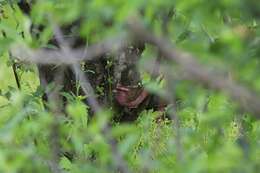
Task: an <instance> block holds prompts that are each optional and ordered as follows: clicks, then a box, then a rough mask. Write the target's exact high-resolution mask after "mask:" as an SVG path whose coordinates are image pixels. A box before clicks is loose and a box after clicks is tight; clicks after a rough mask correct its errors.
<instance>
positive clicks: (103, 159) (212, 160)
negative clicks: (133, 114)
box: [0, 0, 260, 173]
mask: <svg viewBox="0 0 260 173" xmlns="http://www.w3.org/2000/svg"><path fill="white" fill-rule="evenodd" d="M17 2H18V1H17ZM170 9H174V15H173V16H172V17H171V19H170V22H169V24H168V25H167V26H165V27H167V29H168V36H167V37H168V38H169V39H170V41H171V42H172V43H173V44H175V45H176V46H177V47H178V48H179V49H182V50H185V51H188V52H191V53H192V54H195V55H197V56H198V57H199V58H200V59H199V61H200V62H201V63H203V64H210V67H212V70H214V69H221V73H223V75H226V76H229V77H230V78H231V79H235V80H238V81H240V82H243V83H244V84H245V85H247V86H248V87H250V88H252V89H254V90H256V91H260V76H259V75H257V74H259V70H260V66H259V65H260V64H259V58H260V47H259V43H260V29H259V22H260V13H259V11H260V5H259V2H258V0H240V1H237V0H219V1H208V0H200V1H196V0H174V1H173V0H163V1H160V0H131V1H120V0H110V1H106V0H74V1H69V0H37V1H33V6H32V11H31V13H30V15H29V16H27V15H26V14H24V13H22V11H21V10H20V9H19V7H18V6H17V4H16V1H3V0H2V1H1V0H0V32H1V34H0V55H1V57H0V81H1V83H0V91H1V92H0V95H1V96H0V115H1V116H0V139H1V140H0V172H6V173H9V172H10V173H11V172H50V169H49V164H50V162H51V161H52V152H53V151H52V150H51V145H52V144H51V142H50V138H51V130H52V125H53V121H58V122H57V123H58V124H59V125H60V131H61V134H60V137H59V142H60V144H61V146H60V147H61V150H62V154H61V155H60V158H59V166H60V167H61V168H62V169H63V170H64V171H66V172H73V173H74V172H75V173H80V172H91V173H94V172H97V173H98V172H117V170H116V165H117V164H118V162H117V160H116V159H115V158H114V153H113V150H112V149H111V145H110V144H109V141H108V140H107V138H106V136H105V135H104V133H102V130H103V127H104V126H105V124H106V123H107V122H110V123H112V125H111V131H110V132H109V135H110V136H112V137H113V138H115V139H116V140H117V141H118V146H117V147H118V148H117V149H118V152H119V154H120V155H122V156H123V158H124V159H125V161H126V163H127V165H128V166H129V168H130V170H131V172H169V171H170V172H194V173H195V172H248V173H249V172H250V173H251V172H257V170H259V169H260V122H259V120H256V119H253V118H251V116H250V114H247V113H245V112H241V111H239V109H238V106H237V105H236V104H235V103H234V102H233V101H232V100H230V99H228V97H227V96H226V95H224V94H223V93H219V92H215V91H211V90H209V89H205V88H202V87H201V86H200V85H194V83H192V82H187V81H175V82H176V84H175V85H176V88H175V90H173V89H172V92H174V93H175V95H176V97H177V98H178V100H180V101H179V102H178V103H177V110H176V114H177V115H178V117H179V119H180V128H179V132H178V131H177V130H176V124H175V121H173V120H169V119H167V118H166V119H163V120H161V121H158V116H159V114H160V113H159V112H157V111H154V110H144V111H143V112H142V113H141V114H140V116H139V118H138V120H137V121H136V122H133V123H115V122H113V121H112V117H113V116H114V112H113V110H110V109H108V110H105V111H104V112H102V113H101V114H100V116H94V117H90V108H89V107H88V106H86V105H85V104H84V103H83V102H82V101H81V100H82V96H80V95H79V96H75V95H73V96H71V97H70V98H71V99H70V101H69V102H68V104H67V105H66V108H65V112H66V116H60V117H58V119H55V118H54V115H53V113H52V112H50V111H48V110H46V109H44V106H43V103H42V100H41V96H42V95H43V92H42V90H41V88H40V87H39V79H38V72H37V69H36V67H35V66H33V65H29V64H23V63H21V62H18V64H19V63H21V65H20V66H18V67H16V70H17V72H18V75H19V80H20V82H21V89H20V90H19V89H18V88H17V84H16V82H15V78H14V72H13V69H12V62H10V57H9V54H8V50H9V48H10V46H11V45H12V44H14V43H18V42H22V43H24V44H28V45H30V46H31V47H47V46H48V45H47V44H48V41H49V40H50V39H51V38H52V37H53V32H52V28H51V25H49V21H48V20H47V18H48V17H51V18H52V19H53V20H54V21H55V22H56V23H58V24H59V25H61V26H66V25H70V24H71V23H74V22H75V21H77V20H80V26H79V27H78V28H75V31H74V34H75V35H76V36H77V35H78V34H79V35H80V36H81V37H83V38H85V39H86V40H88V42H89V44H92V43H96V42H98V41H99V40H103V39H104V38H107V37H111V36H114V35H117V34H118V33H123V32H125V31H126V28H125V22H126V21H127V20H128V19H129V18H130V17H133V16H138V17H140V18H141V19H142V22H143V23H144V24H145V25H146V26H147V27H149V28H150V29H151V30H153V31H155V33H156V34H158V35H164V34H165V33H164V31H165V28H163V27H162V26H164V25H163V15H164V13H165V11H167V10H170ZM32 25H36V26H38V25H43V26H45V27H44V29H43V30H42V31H36V32H34V33H37V32H38V34H37V35H36V34H35V35H34V34H32V32H31V26H32ZM75 35H74V36H75ZM152 57H154V52H153V50H148V49H147V50H145V52H144V53H143V56H142V59H141V60H140V64H139V65H140V66H141V67H142V66H143V65H144V64H145V63H146V62H147V61H150V60H151V59H152ZM172 67H173V68H176V69H177V67H176V66H175V65H174V64H172ZM143 76H144V79H143V80H144V81H145V82H146V83H147V86H148V89H150V90H151V92H155V93H159V94H160V92H161V91H164V90H165V88H164V87H165V86H164V85H162V86H158V85H156V84H154V83H155V82H154V81H152V80H151V79H150V76H149V75H147V74H145V73H143ZM65 94H66V95H67V96H68V97H69V96H70V93H65ZM178 133H180V134H178ZM178 135H179V136H180V138H178V137H177V136H178ZM177 140H180V143H181V147H180V146H179V145H177V142H178V141H177ZM68 153H69V154H71V155H73V156H72V158H70V157H69V156H68V157H67V156H66V155H67V154H68ZM180 154H181V157H182V159H180Z"/></svg>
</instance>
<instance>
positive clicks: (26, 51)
mask: <svg viewBox="0 0 260 173" xmlns="http://www.w3.org/2000/svg"><path fill="white" fill-rule="evenodd" d="M127 40H129V39H128V38H127V36H126V35H122V36H119V37H116V38H111V39H108V40H104V41H102V42H100V43H97V44H94V45H92V46H89V47H88V48H85V47H82V48H77V49H73V50H70V54H71V56H69V55H68V54H67V53H64V51H62V50H54V49H43V48H42V49H38V50H33V49H30V48H28V47H26V46H25V45H13V46H12V47H11V49H10V51H11V53H12V55H13V56H14V57H16V58H18V59H19V60H22V61H27V62H32V63H37V64H74V63H79V62H81V61H89V60H92V59H94V58H99V57H101V56H102V55H105V54H108V53H113V52H118V51H120V50H122V49H124V48H125V47H126V46H127V42H126V41H127Z"/></svg>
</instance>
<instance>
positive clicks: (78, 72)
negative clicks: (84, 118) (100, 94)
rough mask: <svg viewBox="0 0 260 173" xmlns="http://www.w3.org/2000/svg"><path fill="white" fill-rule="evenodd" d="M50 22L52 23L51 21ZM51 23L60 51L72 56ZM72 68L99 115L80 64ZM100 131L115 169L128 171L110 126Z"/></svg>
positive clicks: (58, 30)
mask: <svg viewBox="0 0 260 173" xmlns="http://www.w3.org/2000/svg"><path fill="white" fill-rule="evenodd" d="M51 23H52V21H51ZM52 25H53V29H54V35H55V37H56V39H57V41H58V42H59V44H60V46H61V51H62V52H63V53H64V55H66V56H67V57H73V51H72V49H71V48H70V47H69V45H68V44H67V42H66V41H65V40H64V36H63V34H62V31H61V30H60V28H59V27H58V26H57V25H55V23H52ZM121 46H122V45H121ZM112 47H113V46H110V47H109V49H110V50H111V48H112ZM100 51H101V52H102V50H100ZM85 52H86V50H85V51H84V53H85ZM87 53H88V52H87ZM104 53H106V52H104ZM72 70H73V72H74V75H75V76H76V78H78V80H79V83H80V85H81V87H82V89H83V91H84V92H85V94H86V95H87V96H88V97H87V101H88V103H89V106H90V107H91V108H92V110H93V112H94V113H95V114H96V116H100V113H101V112H102V107H101V106H100V105H99V103H98V101H97V100H96V98H95V95H94V89H93V88H92V86H91V84H90V82H89V81H88V79H87V78H86V77H85V74H84V73H83V72H82V70H81V68H80V65H79V64H78V63H75V62H74V63H73V64H72ZM102 133H103V135H104V137H105V139H106V140H107V141H108V143H109V145H110V147H111V150H112V156H113V157H114V162H115V164H116V167H117V171H119V172H121V173H129V172H130V169H129V168H128V165H127V164H126V162H125V161H124V159H123V157H122V156H121V154H120V153H119V151H118V147H117V141H116V139H114V138H113V137H112V135H111V128H110V126H109V125H108V124H105V126H104V127H103V129H102Z"/></svg>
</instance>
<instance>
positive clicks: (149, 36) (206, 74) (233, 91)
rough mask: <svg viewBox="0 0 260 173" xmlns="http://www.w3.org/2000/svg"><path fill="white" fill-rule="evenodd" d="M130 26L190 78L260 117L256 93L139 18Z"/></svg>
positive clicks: (135, 35) (136, 36)
mask: <svg viewBox="0 0 260 173" xmlns="http://www.w3.org/2000/svg"><path fill="white" fill-rule="evenodd" d="M128 28H129V29H130V30H131V33H132V34H133V36H134V37H135V38H136V39H137V40H139V41H144V42H146V43H150V44H152V45H155V46H156V47H157V48H158V49H159V51H160V52H161V53H162V55H163V57H164V58H166V59H168V60H171V61H174V62H175V63H177V64H178V65H179V66H180V67H181V68H182V69H183V72H184V73H186V74H187V76H188V78H189V79H190V80H193V81H196V82H199V83H200V84H203V85H204V86H207V87H209V88H211V89H214V90H218V91H222V92H224V93H226V94H227V95H229V96H230V97H231V98H232V99H233V100H234V101H236V102H237V103H238V104H239V105H240V107H241V108H242V109H244V110H245V111H247V112H250V113H252V115H253V116H254V117H256V118H260V97H259V96H258V95H257V94H256V93H254V92H252V91H250V90H249V89H247V88H246V87H244V86H242V85H239V84H238V83H236V82H234V81H231V80H230V79H227V78H225V77H223V76H220V75H217V74H216V73H212V72H210V71H209V69H208V68H207V67H205V66H203V65H201V64H199V63H198V62H197V61H196V57H194V56H192V55H190V54H188V53H184V52H181V51H179V50H177V49H176V48H174V46H172V44H170V43H169V41H168V40H167V39H164V38H161V37H157V36H155V34H153V33H152V32H150V31H149V30H147V29H146V28H145V27H144V26H143V25H142V24H140V22H138V21H137V20H135V19H133V20H130V21H129V23H128Z"/></svg>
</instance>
